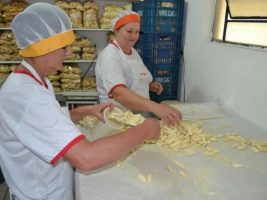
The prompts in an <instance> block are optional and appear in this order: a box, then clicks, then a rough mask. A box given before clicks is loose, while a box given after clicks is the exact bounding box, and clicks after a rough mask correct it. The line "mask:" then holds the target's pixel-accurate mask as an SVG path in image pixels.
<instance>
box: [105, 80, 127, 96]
mask: <svg viewBox="0 0 267 200" xmlns="http://www.w3.org/2000/svg"><path fill="white" fill-rule="evenodd" d="M121 86H122V87H125V88H127V86H126V85H125V84H122V83H120V84H117V85H114V86H113V87H112V88H111V89H110V91H109V93H108V96H109V98H113V96H112V92H113V91H114V90H115V88H117V87H121Z"/></svg>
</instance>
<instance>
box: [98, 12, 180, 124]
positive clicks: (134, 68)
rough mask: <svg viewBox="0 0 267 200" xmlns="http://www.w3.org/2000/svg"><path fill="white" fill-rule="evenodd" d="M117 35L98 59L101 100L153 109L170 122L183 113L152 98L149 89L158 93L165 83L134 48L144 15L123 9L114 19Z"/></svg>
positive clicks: (137, 109)
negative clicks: (155, 80) (147, 65)
mask: <svg viewBox="0 0 267 200" xmlns="http://www.w3.org/2000/svg"><path fill="white" fill-rule="evenodd" d="M112 29H113V31H114V33H115V39H114V40H113V41H112V42H111V43H110V44H108V45H107V47H105V49H104V50H103V51H102V52H101V53H100V55H99V57H98V59H97V63H96V85H97V91H98V93H99V97H100V102H110V101H112V102H114V103H115V104H117V105H119V106H122V107H126V108H128V109H130V110H133V111H138V112H148V113H153V114H154V115H156V116H157V117H158V118H160V119H162V120H163V121H165V122H167V123H168V124H175V123H177V122H179V120H180V119H181V113H180V112H179V111H178V110H176V109H174V108H172V107H170V106H167V105H163V104H158V103H156V102H153V101H150V99H149V91H152V92H156V93H157V94H158V95H159V94H160V93H161V92H162V90H163V87H162V85H161V84H160V83H159V82H152V76H151V74H150V72H149V71H148V70H147V68H146V67H145V65H144V63H143V61H142V59H141V57H140V56H139V54H138V53H137V51H136V50H135V49H134V48H133V46H134V44H135V43H136V41H137V40H138V38H139V31H140V16H139V15H138V14H137V13H136V12H133V11H128V10H123V11H121V12H120V13H119V14H118V16H117V17H116V18H115V19H114V21H113V27H112Z"/></svg>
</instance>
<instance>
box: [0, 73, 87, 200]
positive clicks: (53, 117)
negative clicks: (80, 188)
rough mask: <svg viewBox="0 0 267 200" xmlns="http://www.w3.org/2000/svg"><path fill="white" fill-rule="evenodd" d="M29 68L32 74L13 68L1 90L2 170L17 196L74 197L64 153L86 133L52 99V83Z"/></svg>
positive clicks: (67, 199)
mask: <svg viewBox="0 0 267 200" xmlns="http://www.w3.org/2000/svg"><path fill="white" fill-rule="evenodd" d="M26 71H27V70H26ZM29 71H30V74H32V76H33V77H35V78H33V77H31V75H29V74H28V75H27V73H23V72H21V71H19V72H18V73H14V72H13V73H12V74H11V75H10V76H9V77H8V79H7V80H6V82H5V83H4V85H3V86H2V88H1V89H0V165H1V169H2V171H3V174H4V177H5V180H6V182H7V184H8V186H9V188H10V190H11V192H12V193H13V194H14V195H15V196H16V199H19V200H29V199H46V200H62V199H64V200H72V199H73V168H72V167H71V166H70V165H69V163H68V162H67V161H66V160H64V159H63V155H64V153H65V152H66V151H68V149H70V148H71V147H72V146H73V145H74V144H76V143H77V142H78V141H79V140H81V139H83V138H84V136H83V135H82V134H81V133H80V131H79V130H78V129H77V128H76V126H75V124H74V123H73V122H72V121H71V120H70V118H69V116H67V115H66V113H65V112H64V111H63V110H62V109H61V107H60V105H59V104H58V102H57V101H56V99H55V95H54V93H53V89H52V86H51V83H50V82H49V81H48V80H47V81H46V83H47V85H48V89H47V88H46V87H44V85H45V84H44V85H42V82H41V79H40V77H39V76H38V74H37V73H36V72H35V71H34V70H33V69H32V68H31V69H30V70H29ZM29 71H28V72H29ZM36 79H38V80H39V82H38V81H36Z"/></svg>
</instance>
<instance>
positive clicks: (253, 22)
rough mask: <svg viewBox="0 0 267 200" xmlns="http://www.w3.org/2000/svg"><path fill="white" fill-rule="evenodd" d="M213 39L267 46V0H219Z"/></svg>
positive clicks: (216, 8)
mask: <svg viewBox="0 0 267 200" xmlns="http://www.w3.org/2000/svg"><path fill="white" fill-rule="evenodd" d="M212 40H213V41H218V42H224V43H233V44H240V45H246V46H259V47H265V48H266V47H267V0H217V1H216V7H215V18H214V26H213V38H212Z"/></svg>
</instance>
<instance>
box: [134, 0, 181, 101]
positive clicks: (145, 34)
mask: <svg viewBox="0 0 267 200" xmlns="http://www.w3.org/2000/svg"><path fill="white" fill-rule="evenodd" d="M133 10H134V11H135V12H137V13H138V14H139V15H140V16H141V33H140V37H139V40H138V42H137V43H136V45H135V48H136V49H137V51H138V52H139V54H140V55H141V57H142V59H143V61H144V63H145V65H146V66H147V68H148V69H149V70H150V72H151V73H152V75H153V77H154V79H155V80H157V81H159V82H161V83H162V85H163V87H164V91H163V93H162V94H161V95H159V96H158V95H156V94H155V93H151V94H150V97H151V99H152V100H154V101H157V102H160V101H163V100H169V99H171V100H176V99H177V88H178V77H179V63H180V55H181V52H182V47H181V39H182V31H183V30H182V29H183V19H184V0H144V1H143V2H138V3H133Z"/></svg>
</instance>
